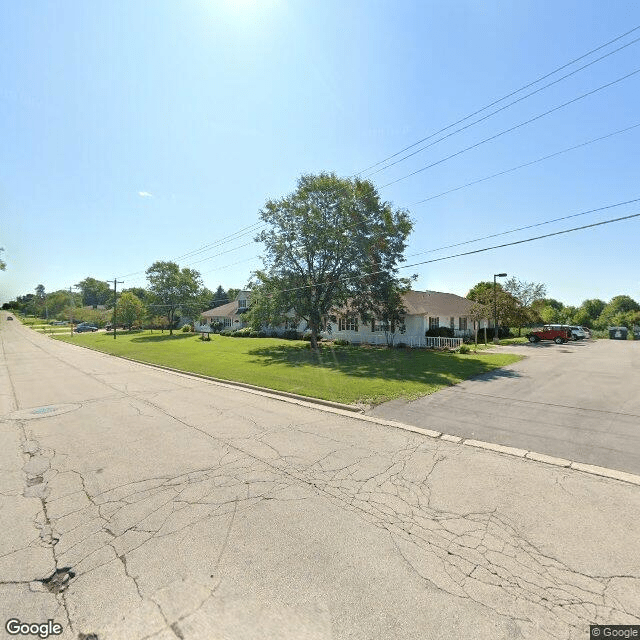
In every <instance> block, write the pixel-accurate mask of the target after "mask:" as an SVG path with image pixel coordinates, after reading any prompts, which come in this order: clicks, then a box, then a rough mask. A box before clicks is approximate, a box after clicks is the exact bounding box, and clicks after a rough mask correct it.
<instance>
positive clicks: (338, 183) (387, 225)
mask: <svg viewBox="0 0 640 640" xmlns="http://www.w3.org/2000/svg"><path fill="white" fill-rule="evenodd" d="M260 217H261V218H262V220H263V222H264V223H265V224H266V225H267V227H268V229H265V230H264V231H262V232H261V233H260V235H259V236H258V237H257V238H256V240H257V241H260V242H263V243H264V246H265V251H264V268H263V269H262V270H259V271H257V272H255V274H254V275H255V282H254V289H255V290H256V294H255V295H254V299H253V303H252V306H253V307H254V313H255V314H259V313H261V311H266V313H265V314H264V316H265V320H267V319H270V320H271V322H273V321H274V320H277V319H280V318H281V317H282V316H283V315H284V314H286V313H287V312H293V313H294V315H295V317H296V319H303V320H306V322H307V324H308V327H309V329H310V331H311V346H312V347H314V348H316V347H317V338H318V334H319V332H320V331H321V329H322V327H323V326H325V324H326V322H327V319H328V315H329V312H330V311H331V310H335V309H339V308H343V307H345V306H346V305H348V304H351V303H353V304H354V305H355V307H356V308H357V309H358V311H359V312H360V311H361V312H365V311H367V310H368V311H370V312H373V311H374V307H375V304H374V303H375V297H376V296H377V295H378V294H379V293H380V291H381V290H383V289H385V287H383V286H381V283H386V284H387V285H389V286H391V285H397V286H401V283H400V281H399V280H398V279H397V277H396V273H397V265H398V263H399V262H401V261H402V260H403V258H402V255H403V253H404V249H405V247H406V240H407V237H408V235H409V233H410V232H411V229H412V223H411V220H410V218H409V215H408V213H407V212H405V211H403V210H394V209H393V208H392V206H391V204H390V203H388V202H384V201H382V200H381V199H380V196H379V195H378V193H377V191H376V189H375V187H374V186H373V184H372V183H371V182H369V181H368V180H361V179H358V178H356V179H349V178H339V177H338V176H337V175H336V174H335V173H320V174H318V175H303V176H301V177H300V179H299V180H298V184H297V189H296V191H295V192H293V193H292V194H290V195H288V196H286V197H284V198H281V199H279V200H269V201H267V203H266V204H265V206H264V208H263V209H262V211H261V212H260ZM389 286H386V289H387V290H389ZM260 289H262V295H261V293H260ZM267 300H268V301H269V302H268V304H266V301H267ZM256 305H258V306H259V307H260V305H261V308H256ZM274 316H275V317H274Z"/></svg>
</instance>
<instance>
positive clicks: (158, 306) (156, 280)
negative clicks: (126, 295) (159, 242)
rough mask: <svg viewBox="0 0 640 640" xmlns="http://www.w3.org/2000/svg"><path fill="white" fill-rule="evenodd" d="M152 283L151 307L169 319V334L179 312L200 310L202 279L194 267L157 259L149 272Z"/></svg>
mask: <svg viewBox="0 0 640 640" xmlns="http://www.w3.org/2000/svg"><path fill="white" fill-rule="evenodd" d="M146 274H147V281H148V282H149V287H148V290H149V298H150V301H149V302H150V305H149V306H150V308H151V309H152V310H153V313H155V314H162V315H164V316H165V317H166V318H167V321H168V324H169V333H170V334H171V335H173V324H174V321H175V319H176V314H177V312H178V311H181V312H182V313H186V314H195V313H198V312H199V311H201V310H202V309H201V306H202V300H201V294H202V278H201V276H200V273H199V272H198V271H196V270H194V269H188V268H186V267H185V268H183V269H180V267H179V266H178V265H177V264H176V263H175V262H164V261H158V262H154V263H153V264H152V265H151V266H150V267H149V268H148V269H147V271H146Z"/></svg>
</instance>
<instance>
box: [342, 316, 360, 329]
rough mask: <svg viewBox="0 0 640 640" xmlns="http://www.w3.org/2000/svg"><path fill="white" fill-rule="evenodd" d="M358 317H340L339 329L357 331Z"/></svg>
mask: <svg viewBox="0 0 640 640" xmlns="http://www.w3.org/2000/svg"><path fill="white" fill-rule="evenodd" d="M357 330H358V318H340V320H338V331H357Z"/></svg>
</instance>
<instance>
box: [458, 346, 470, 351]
mask: <svg viewBox="0 0 640 640" xmlns="http://www.w3.org/2000/svg"><path fill="white" fill-rule="evenodd" d="M458 351H459V352H460V353H469V351H471V349H470V348H469V347H468V346H467V345H466V344H461V345H460V349H458Z"/></svg>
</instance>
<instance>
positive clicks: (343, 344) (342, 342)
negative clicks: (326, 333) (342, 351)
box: [333, 338, 350, 347]
mask: <svg viewBox="0 0 640 640" xmlns="http://www.w3.org/2000/svg"><path fill="white" fill-rule="evenodd" d="M333 344H335V345H336V346H338V347H347V346H349V344H350V343H349V341H348V340H343V339H342V338H337V339H336V340H334V341H333Z"/></svg>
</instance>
